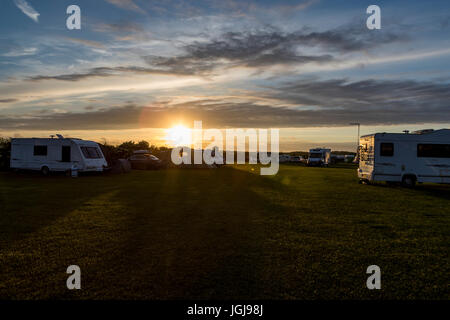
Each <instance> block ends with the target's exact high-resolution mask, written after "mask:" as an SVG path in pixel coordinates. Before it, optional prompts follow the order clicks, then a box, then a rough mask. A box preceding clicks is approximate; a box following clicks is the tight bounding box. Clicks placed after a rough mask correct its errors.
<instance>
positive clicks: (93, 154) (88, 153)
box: [81, 147, 103, 159]
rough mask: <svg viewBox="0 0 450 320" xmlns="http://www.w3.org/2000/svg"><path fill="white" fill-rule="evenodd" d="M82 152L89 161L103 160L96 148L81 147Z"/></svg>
mask: <svg viewBox="0 0 450 320" xmlns="http://www.w3.org/2000/svg"><path fill="white" fill-rule="evenodd" d="M81 151H82V152H83V155H84V157H85V158H87V159H99V158H103V157H102V155H101V153H100V151H99V150H98V149H97V148H96V147H81Z"/></svg>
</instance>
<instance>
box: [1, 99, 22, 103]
mask: <svg viewBox="0 0 450 320" xmlns="http://www.w3.org/2000/svg"><path fill="white" fill-rule="evenodd" d="M16 101H18V100H17V99H0V103H10V102H16Z"/></svg>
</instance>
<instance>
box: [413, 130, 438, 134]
mask: <svg viewBox="0 0 450 320" xmlns="http://www.w3.org/2000/svg"><path fill="white" fill-rule="evenodd" d="M433 131H434V129H423V130H417V131H414V132H413V133H415V134H427V133H431V132H433Z"/></svg>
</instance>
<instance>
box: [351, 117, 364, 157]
mask: <svg viewBox="0 0 450 320" xmlns="http://www.w3.org/2000/svg"><path fill="white" fill-rule="evenodd" d="M349 124H350V125H351V126H358V137H357V138H358V140H357V141H356V150H357V151H358V149H359V130H360V127H361V123H359V122H352V123H349Z"/></svg>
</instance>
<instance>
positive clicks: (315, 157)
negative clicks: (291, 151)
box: [306, 148, 331, 166]
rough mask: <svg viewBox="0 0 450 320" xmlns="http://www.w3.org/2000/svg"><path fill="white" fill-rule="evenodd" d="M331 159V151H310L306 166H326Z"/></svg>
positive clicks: (320, 149) (319, 149) (318, 149)
mask: <svg viewBox="0 0 450 320" xmlns="http://www.w3.org/2000/svg"><path fill="white" fill-rule="evenodd" d="M330 159H331V149H323V148H315V149H310V150H309V154H308V161H307V162H306V163H307V165H308V166H328V165H329V164H330Z"/></svg>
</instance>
